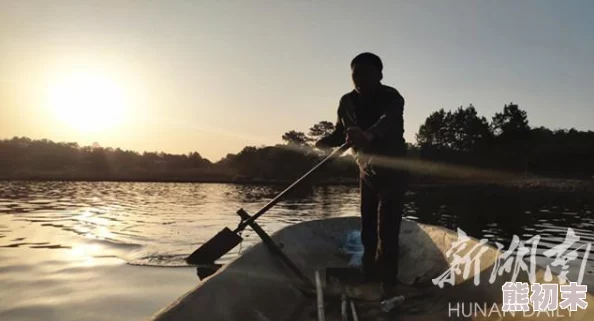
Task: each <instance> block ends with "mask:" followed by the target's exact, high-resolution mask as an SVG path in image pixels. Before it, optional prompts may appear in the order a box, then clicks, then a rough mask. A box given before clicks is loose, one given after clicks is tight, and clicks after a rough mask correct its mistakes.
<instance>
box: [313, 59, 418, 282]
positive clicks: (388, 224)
mask: <svg viewBox="0 0 594 321" xmlns="http://www.w3.org/2000/svg"><path fill="white" fill-rule="evenodd" d="M382 69H383V64H382V61H381V59H380V58H379V57H378V56H376V55H375V54H372V53H368V52H366V53H362V54H359V55H358V56H356V57H355V58H354V59H353V60H352V61H351V71H352V79H353V83H354V87H355V89H354V90H353V91H351V92H349V93H347V94H345V95H344V96H342V98H341V99H340V103H339V106H338V120H337V121H336V126H335V130H334V132H332V133H331V134H330V135H328V136H326V137H324V138H322V139H320V140H319V141H318V142H316V147H318V148H328V147H337V146H340V145H342V144H343V143H345V142H347V143H350V144H351V146H352V147H353V151H354V152H355V157H356V160H357V164H358V165H359V169H360V175H359V182H360V194H361V208H360V209H361V222H362V224H361V225H362V226H361V241H362V243H363V247H364V254H363V272H364V274H365V276H366V279H368V280H374V281H381V282H382V283H383V284H384V286H387V287H388V288H390V287H391V286H394V285H396V284H397V281H398V278H397V274H398V252H399V251H398V235H399V232H400V223H401V221H402V214H403V201H404V194H405V191H406V181H407V174H406V172H405V171H403V170H398V169H395V168H394V166H393V164H392V166H390V165H391V164H390V163H391V162H390V160H391V159H394V158H395V157H403V156H405V154H406V144H405V141H404V137H403V134H404V128H403V123H404V117H403V111H404V99H403V98H402V96H401V95H400V93H399V92H398V91H397V90H396V89H394V88H392V87H389V86H386V85H383V84H382V83H381V80H382V78H383V75H382ZM378 231H379V233H378Z"/></svg>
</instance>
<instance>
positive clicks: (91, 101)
mask: <svg viewBox="0 0 594 321" xmlns="http://www.w3.org/2000/svg"><path fill="white" fill-rule="evenodd" d="M47 103H48V106H49V108H50V109H51V110H52V111H53V113H54V114H55V116H56V117H57V118H58V119H59V120H60V121H61V122H62V123H63V124H64V125H67V126H70V127H72V128H74V129H78V130H80V131H84V132H96V131H105V130H108V129H111V128H112V127H114V126H115V125H117V124H119V123H121V122H122V121H123V120H124V111H125V108H126V105H127V102H126V95H125V92H124V88H122V86H120V85H118V83H117V82H116V81H115V79H113V78H111V77H109V76H108V75H105V74H102V73H100V72H90V71H85V72H82V71H81V72H72V73H69V74H65V75H62V76H61V77H59V78H56V79H54V80H53V81H52V82H51V83H50V85H49V86H48V88H47Z"/></svg>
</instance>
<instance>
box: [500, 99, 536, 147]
mask: <svg viewBox="0 0 594 321" xmlns="http://www.w3.org/2000/svg"><path fill="white" fill-rule="evenodd" d="M491 127H492V130H493V134H494V135H495V136H497V137H502V138H508V137H509V138H510V139H514V138H518V137H522V138H523V137H526V136H527V135H528V133H529V131H530V126H529V125H528V115H527V113H526V111H524V110H521V109H520V108H519V107H518V105H517V104H514V103H510V104H509V105H505V106H504V107H503V112H501V113H496V114H495V116H493V120H492V123H491Z"/></svg>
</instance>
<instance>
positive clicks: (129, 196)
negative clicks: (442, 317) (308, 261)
mask: <svg viewBox="0 0 594 321" xmlns="http://www.w3.org/2000/svg"><path fill="white" fill-rule="evenodd" d="M283 188H284V186H250V185H233V184H176V183H118V182H93V183H89V182H0V288H1V289H2V291H1V292H0V320H33V319H43V320H93V321H94V320H123V319H126V320H145V319H146V318H148V317H149V316H150V315H152V314H153V313H155V312H156V311H158V310H159V309H161V308H163V307H164V306H165V305H167V304H168V303H169V302H171V301H172V300H174V299H176V298H177V297H179V296H180V295H182V294H183V293H185V292H186V291H188V290H190V289H191V288H192V287H194V286H195V284H196V282H198V279H197V277H196V274H195V271H194V269H193V268H188V267H186V266H185V264H184V262H183V259H184V258H185V257H186V256H187V255H188V254H189V253H191V252H192V251H193V250H195V249H196V248H197V246H198V245H200V244H201V243H202V242H204V241H205V240H208V239H209V238H210V237H212V236H213V235H214V234H216V232H218V231H219V230H220V229H222V228H223V227H225V226H227V227H232V228H233V227H235V226H236V225H237V223H238V222H239V219H238V216H237V215H236V214H235V212H236V211H237V210H238V209H239V208H242V207H243V208H244V209H245V210H246V211H248V212H250V213H255V212H256V211H257V210H258V209H259V208H260V207H262V206H263V205H264V204H266V202H268V201H269V200H270V199H272V198H273V197H274V196H276V194H277V193H279V192H280V191H281V190H282V189H283ZM358 208H359V200H358V189H357V187H354V186H326V187H315V188H311V189H304V190H300V191H296V192H295V193H293V194H291V196H290V197H289V198H287V199H286V200H285V201H282V202H281V203H279V204H277V205H276V206H275V207H273V208H272V209H271V210H270V211H269V212H267V213H266V214H265V215H264V216H262V217H261V218H260V219H259V222H260V224H261V225H262V226H263V228H264V229H265V230H266V231H268V232H274V231H276V230H278V229H280V228H282V227H283V226H286V225H290V224H294V223H297V222H301V221H306V220H312V219H319V218H325V217H335V216H352V215H358ZM592 209H593V201H592V198H590V197H589V196H587V195H586V196H584V195H583V194H576V193H558V192H546V191H539V192H529V191H518V190H512V189H504V188H494V187H481V188H478V187H473V186H469V187H457V188H452V187H447V188H444V187H417V188H413V189H411V191H410V193H409V194H408V195H407V204H406V218H407V219H410V220H416V221H419V222H422V223H429V224H436V225H441V226H445V227H448V228H451V229H456V228H458V227H459V228H461V229H462V230H463V231H465V232H466V233H468V234H469V235H471V236H474V237H476V238H487V239H488V240H489V241H491V242H500V243H501V244H503V245H505V246H506V248H507V246H509V244H510V241H511V240H512V238H513V236H514V235H517V236H518V237H520V239H522V240H528V239H529V238H531V237H533V236H537V235H538V236H539V237H540V240H539V243H538V247H539V251H538V252H539V261H546V260H548V262H550V258H547V257H545V256H544V255H543V251H544V250H547V249H550V248H552V247H554V246H557V245H560V244H561V243H562V242H563V241H564V239H565V236H566V234H567V231H568V228H572V229H573V230H574V232H575V233H576V235H577V236H579V238H580V240H579V241H577V242H575V244H573V245H572V248H573V249H576V248H579V249H578V250H577V252H576V253H578V258H577V259H576V260H575V261H574V262H570V265H571V268H572V273H570V276H571V275H575V273H576V271H577V270H576V267H581V263H582V262H585V263H584V264H585V265H584V266H585V268H584V281H583V283H587V284H592V279H593V278H594V277H593V275H594V249H593V250H592V251H591V252H593V253H588V252H586V251H585V245H586V244H588V243H590V242H594V215H593V214H592ZM243 236H244V237H245V241H244V243H243V244H242V245H241V246H240V247H238V248H236V249H234V250H233V251H232V253H230V254H229V255H227V256H226V257H225V258H224V259H223V261H228V260H229V259H231V258H233V257H234V256H235V255H237V254H238V253H240V251H241V250H242V249H245V248H246V247H248V246H250V245H251V244H253V243H254V242H258V241H259V239H258V238H257V236H256V235H255V234H253V233H252V232H251V230H249V229H246V230H245V232H244V233H243ZM580 246H581V248H580ZM588 254H589V255H588ZM584 258H585V259H584ZM582 259H584V260H583V261H582ZM591 287H592V286H590V288H589V291H592V288H591Z"/></svg>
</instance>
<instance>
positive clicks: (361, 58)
mask: <svg viewBox="0 0 594 321" xmlns="http://www.w3.org/2000/svg"><path fill="white" fill-rule="evenodd" d="M356 64H370V65H372V66H374V67H375V68H377V70H379V71H380V72H381V71H382V69H384V64H383V63H382V60H381V59H380V57H378V56H377V55H376V54H373V53H371V52H364V53H360V54H358V55H357V57H355V58H353V60H351V68H353V67H354V66H355V65H356Z"/></svg>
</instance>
